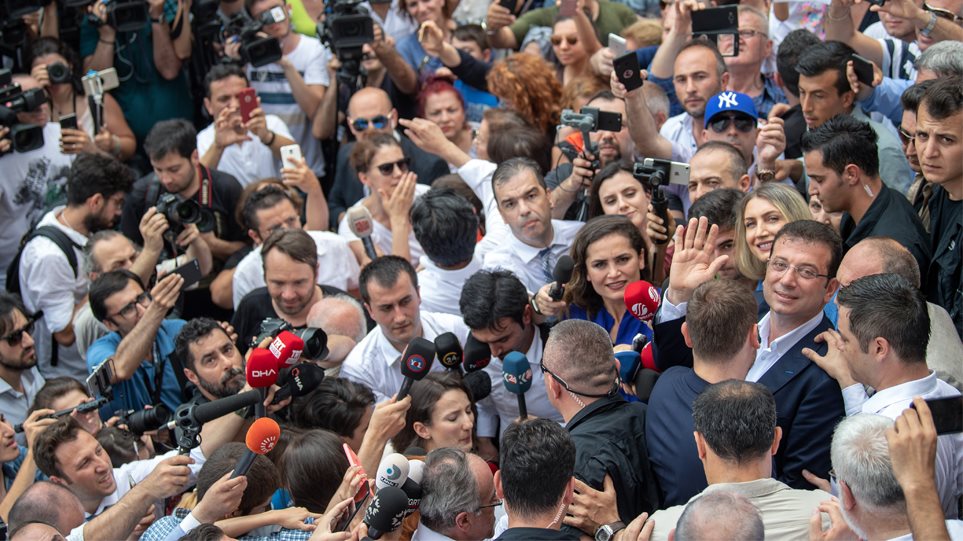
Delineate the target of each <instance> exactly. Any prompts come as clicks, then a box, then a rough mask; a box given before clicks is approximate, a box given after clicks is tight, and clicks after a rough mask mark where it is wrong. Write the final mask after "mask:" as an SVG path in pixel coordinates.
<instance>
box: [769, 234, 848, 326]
mask: <svg viewBox="0 0 963 541" xmlns="http://www.w3.org/2000/svg"><path fill="white" fill-rule="evenodd" d="M831 259H832V253H831V252H830V249H829V247H827V246H825V245H823V244H817V243H812V242H808V241H804V240H801V239H795V238H788V237H785V236H783V237H781V238H780V239H779V242H777V243H776V244H775V246H773V249H772V257H771V258H770V261H780V262H785V263H788V264H789V265H790V268H788V269H786V270H785V271H783V272H777V271H776V270H774V269H773V266H772V265H771V264H770V265H769V266H768V267H767V268H766V277H765V279H764V280H763V285H762V288H763V296H764V297H765V299H766V302H767V303H769V308H770V310H772V312H773V313H774V314H777V315H778V316H779V317H781V318H784V319H785V320H786V321H789V322H793V323H794V324H796V325H801V324H802V323H804V322H806V321H808V320H810V319H812V318H813V317H815V316H816V314H818V313H819V312H820V311H822V309H823V306H824V305H825V304H826V303H827V302H829V299H831V298H832V296H833V292H834V291H835V290H836V284H837V282H836V279H835V278H826V277H824V276H816V277H814V278H811V279H806V278H803V277H802V275H800V274H799V271H798V270H797V269H805V268H809V269H811V270H812V271H814V272H815V273H816V274H821V275H826V274H828V273H829V264H830V261H831Z"/></svg>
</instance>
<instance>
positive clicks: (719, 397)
mask: <svg viewBox="0 0 963 541" xmlns="http://www.w3.org/2000/svg"><path fill="white" fill-rule="evenodd" d="M692 420H693V422H694V428H695V431H696V432H698V433H699V434H701V435H702V437H703V438H705V440H706V444H707V445H708V446H709V448H710V449H712V452H713V453H715V454H716V455H718V456H719V458H721V459H723V460H726V461H729V462H735V463H743V462H746V461H750V460H755V459H758V458H760V457H763V456H766V455H768V454H769V450H770V448H771V447H772V443H773V440H774V439H775V438H776V400H775V399H774V398H773V397H772V392H771V391H770V390H769V389H767V388H766V386H765V385H762V384H759V383H754V382H749V381H741V380H734V379H730V380H726V381H723V382H720V383H716V384H714V385H710V386H708V387H706V389H705V390H704V391H702V394H700V395H699V396H698V397H697V398H696V399H695V402H694V403H693V404H692Z"/></svg>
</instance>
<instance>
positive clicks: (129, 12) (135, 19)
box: [71, 0, 150, 32]
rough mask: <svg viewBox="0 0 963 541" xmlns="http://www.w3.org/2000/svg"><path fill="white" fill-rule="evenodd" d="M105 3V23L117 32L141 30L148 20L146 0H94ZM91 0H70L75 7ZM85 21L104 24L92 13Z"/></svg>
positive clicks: (86, 3)
mask: <svg viewBox="0 0 963 541" xmlns="http://www.w3.org/2000/svg"><path fill="white" fill-rule="evenodd" d="M94 1H101V2H104V3H105V4H106V5H107V23H106V24H107V25H108V26H110V27H111V28H113V29H114V30H116V31H118V32H137V31H138V30H143V29H144V27H145V26H147V23H148V21H150V7H149V5H148V4H147V0H94ZM90 3H91V0H72V1H71V5H73V6H75V7H81V6H85V5H88V4H90ZM87 22H89V23H90V24H91V25H92V26H93V27H95V28H96V27H99V26H101V25H103V24H104V21H102V20H100V17H97V16H96V15H94V14H92V13H88V14H87Z"/></svg>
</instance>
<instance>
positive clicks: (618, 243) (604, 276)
mask: <svg viewBox="0 0 963 541" xmlns="http://www.w3.org/2000/svg"><path fill="white" fill-rule="evenodd" d="M585 265H586V273H585V274H586V280H587V281H588V282H589V283H591V284H592V288H594V289H595V292H596V293H598V294H599V296H600V297H602V298H603V299H605V300H606V301H608V302H609V303H615V304H619V303H622V302H624V301H623V299H624V297H625V286H627V285H628V284H629V283H630V282H637V281H638V280H639V271H640V270H641V269H642V268H643V267H645V261H644V260H643V259H642V258H641V256H640V254H638V253H637V252H636V251H635V250H633V249H632V244H631V242H629V239H628V238H626V237H625V235H620V234H617V233H615V234H611V235H608V236H605V237H602V238H601V239H599V240H597V241H595V242H593V243H592V244H590V245H589V246H588V249H587V250H586V257H585Z"/></svg>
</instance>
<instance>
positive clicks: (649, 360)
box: [640, 342, 660, 372]
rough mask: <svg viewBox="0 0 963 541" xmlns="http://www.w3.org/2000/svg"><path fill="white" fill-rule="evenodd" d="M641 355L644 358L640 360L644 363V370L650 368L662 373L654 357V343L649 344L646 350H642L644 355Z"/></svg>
mask: <svg viewBox="0 0 963 541" xmlns="http://www.w3.org/2000/svg"><path fill="white" fill-rule="evenodd" d="M640 355H641V357H642V358H641V359H640V360H641V362H642V368H650V369H652V370H655V371H656V372H660V370H659V369H658V368H657V367H656V366H655V359H654V358H653V357H652V342H649V343H648V344H646V345H645V347H644V348H642V353H641V354H640Z"/></svg>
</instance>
